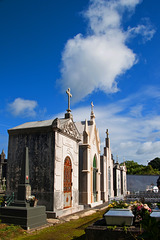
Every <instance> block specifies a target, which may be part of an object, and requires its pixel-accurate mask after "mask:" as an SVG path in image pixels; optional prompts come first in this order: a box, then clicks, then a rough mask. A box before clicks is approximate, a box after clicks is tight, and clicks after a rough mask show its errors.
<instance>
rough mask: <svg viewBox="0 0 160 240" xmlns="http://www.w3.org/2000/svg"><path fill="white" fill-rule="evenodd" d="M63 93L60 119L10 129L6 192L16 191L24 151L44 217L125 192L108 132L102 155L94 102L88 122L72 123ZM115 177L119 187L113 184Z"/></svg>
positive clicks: (122, 171)
mask: <svg viewBox="0 0 160 240" xmlns="http://www.w3.org/2000/svg"><path fill="white" fill-rule="evenodd" d="M66 93H67V94H68V109H67V112H66V113H65V116H64V118H56V119H54V120H46V121H37V122H28V123H24V124H22V125H20V126H17V127H15V128H12V129H9V130H8V133H9V146H8V161H7V169H8V170H7V191H8V192H10V193H11V192H15V195H16V193H17V188H18V183H19V180H20V174H21V166H22V160H23V158H22V156H23V153H24V150H25V148H26V147H28V152H29V161H30V163H29V166H30V169H29V171H30V185H31V187H32V194H34V195H36V198H37V199H38V200H39V201H38V204H40V205H45V206H46V210H47V215H48V217H57V216H62V215H66V214H70V213H73V212H76V211H80V210H82V209H83V208H84V207H86V206H88V207H93V206H96V205H99V204H101V203H103V202H106V201H108V198H109V199H113V198H114V197H115V196H116V197H123V196H124V195H125V194H126V193H127V188H126V167H125V165H124V166H123V167H121V166H120V167H119V168H117V169H118V170H117V172H116V173H117V174H116V175H115V174H114V168H115V166H116V165H115V163H114V160H113V157H112V154H111V149H110V140H109V133H108V131H107V137H106V141H105V147H104V153H103V155H102V156H100V138H99V132H98V129H97V128H96V122H95V114H94V111H93V103H92V104H91V114H90V120H89V121H87V120H83V121H81V122H74V120H73V116H72V114H71V110H70V98H71V97H72V95H71V93H70V89H68V90H67V91H66ZM118 171H119V172H118ZM116 176H119V178H120V179H119V180H118V183H120V184H119V185H115V184H114V181H116V182H117V179H115V178H116ZM115 186H116V187H115Z"/></svg>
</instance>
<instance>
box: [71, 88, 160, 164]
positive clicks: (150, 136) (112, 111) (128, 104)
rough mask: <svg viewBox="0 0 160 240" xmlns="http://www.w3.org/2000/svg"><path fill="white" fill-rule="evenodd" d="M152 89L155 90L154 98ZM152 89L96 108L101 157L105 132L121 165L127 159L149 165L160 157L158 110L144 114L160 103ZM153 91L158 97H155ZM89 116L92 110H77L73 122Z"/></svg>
mask: <svg viewBox="0 0 160 240" xmlns="http://www.w3.org/2000/svg"><path fill="white" fill-rule="evenodd" d="M149 89H150V90H151V89H152V95H151V93H150V91H149ZM149 89H146V90H145V89H144V91H141V90H140V91H139V92H138V93H136V94H134V95H132V96H129V97H128V98H126V99H122V100H120V101H118V102H115V103H112V104H108V105H104V106H103V107H101V106H97V105H96V103H95V107H94V112H95V116H96V125H97V127H98V129H99V133H100V139H101V153H103V147H104V140H105V135H106V134H105V131H106V129H107V128H108V129H109V136H110V141H111V150H112V153H113V155H114V157H115V158H116V155H118V156H119V161H120V162H122V161H123V158H125V159H126V160H134V161H137V162H139V163H142V164H147V161H150V160H152V159H153V158H155V157H157V156H158V157H160V115H159V113H158V108H157V112H154V114H153V112H151V113H148V112H145V109H146V106H147V105H148V104H149V102H150V101H151V102H152V104H153V107H154V106H155V104H156V102H157V101H159V94H158V88H153V87H150V88H149ZM154 89H155V92H156V93H157V94H156V96H157V97H156V96H155V94H154ZM159 93H160V90H159ZM133 99H134V101H133ZM141 101H142V102H143V105H142V104H141ZM151 111H152V109H151ZM90 112H91V108H90V106H88V107H84V108H82V107H81V108H77V109H74V110H73V112H72V113H73V119H74V121H82V120H85V119H89V118H90Z"/></svg>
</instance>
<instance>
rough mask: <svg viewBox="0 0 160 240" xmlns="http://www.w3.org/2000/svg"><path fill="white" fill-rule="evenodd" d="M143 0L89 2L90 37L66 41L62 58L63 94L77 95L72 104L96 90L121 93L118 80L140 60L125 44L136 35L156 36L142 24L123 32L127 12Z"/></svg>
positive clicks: (91, 0) (86, 14) (79, 37)
mask: <svg viewBox="0 0 160 240" xmlns="http://www.w3.org/2000/svg"><path fill="white" fill-rule="evenodd" d="M139 3H140V0H116V1H111V0H110V1H105V0H90V5H89V8H88V10H87V11H86V12H85V13H84V16H85V17H86V18H87V20H88V24H89V31H88V35H87V36H83V35H82V34H77V35H76V36H75V37H74V38H73V39H70V40H68V41H67V43H66V46H65V48H64V51H63V54H62V65H61V66H62V67H61V79H59V80H57V82H58V83H59V85H60V86H61V88H62V90H63V91H64V90H66V89H67V88H68V87H70V88H71V90H72V91H73V92H74V95H73V100H72V101H73V102H76V101H79V100H82V99H83V98H85V97H86V96H87V95H88V94H91V93H92V92H93V91H95V90H98V89H100V90H102V91H104V92H105V93H114V92H117V91H118V87H117V77H118V76H120V75H122V74H124V73H125V72H126V71H127V70H128V69H130V68H131V67H132V66H133V65H134V64H136V63H137V56H136V54H135V53H134V52H133V50H132V49H130V48H129V47H128V46H127V45H126V42H127V40H128V39H130V38H131V36H133V35H137V34H141V35H143V36H144V37H145V39H146V40H149V39H151V37H152V36H153V34H154V32H153V31H152V28H151V27H150V28H149V29H148V28H147V27H146V26H145V25H144V24H143V25H139V26H138V27H134V28H128V31H124V30H123V28H122V16H123V12H124V11H125V10H129V11H131V10H134V9H135V7H136V5H137V4H139Z"/></svg>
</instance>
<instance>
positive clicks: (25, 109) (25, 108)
mask: <svg viewBox="0 0 160 240" xmlns="http://www.w3.org/2000/svg"><path fill="white" fill-rule="evenodd" d="M37 105H38V104H37V102H36V101H31V100H24V99H22V98H16V99H15V100H14V102H12V103H10V104H9V111H10V112H11V113H12V114H13V115H14V116H22V117H34V116H35V115H36V112H35V108H36V106H37Z"/></svg>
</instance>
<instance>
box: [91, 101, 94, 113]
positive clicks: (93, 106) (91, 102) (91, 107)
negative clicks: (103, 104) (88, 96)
mask: <svg viewBox="0 0 160 240" xmlns="http://www.w3.org/2000/svg"><path fill="white" fill-rule="evenodd" d="M93 107H94V105H93V102H91V112H93Z"/></svg>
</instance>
